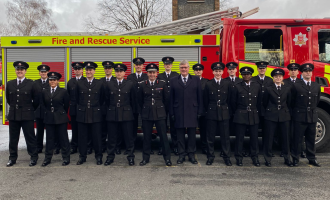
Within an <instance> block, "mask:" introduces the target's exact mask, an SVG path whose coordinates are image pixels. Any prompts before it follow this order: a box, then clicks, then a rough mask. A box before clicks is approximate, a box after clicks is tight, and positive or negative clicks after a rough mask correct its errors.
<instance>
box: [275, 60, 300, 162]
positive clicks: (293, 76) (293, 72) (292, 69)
mask: <svg viewBox="0 0 330 200" xmlns="http://www.w3.org/2000/svg"><path fill="white" fill-rule="evenodd" d="M299 67H300V65H299V64H297V63H291V64H289V65H288V66H287V68H288V70H289V75H290V77H289V78H287V79H284V81H283V82H284V84H285V85H289V86H291V87H292V86H293V84H295V83H299V82H303V80H302V79H300V78H298V77H297V76H298V74H299ZM293 133H294V130H293V121H291V131H290V143H291V149H293ZM301 147H302V148H301V154H300V157H302V158H306V153H305V149H306V145H305V142H304V140H303V141H302V144H301ZM281 155H282V154H281Z"/></svg>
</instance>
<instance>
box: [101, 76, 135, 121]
mask: <svg viewBox="0 0 330 200" xmlns="http://www.w3.org/2000/svg"><path fill="white" fill-rule="evenodd" d="M105 94H106V105H107V115H106V120H107V121H116V122H122V121H132V120H134V115H133V113H138V111H137V102H136V87H134V84H133V82H132V81H128V80H125V79H124V80H123V82H122V84H121V85H120V86H119V85H118V82H117V81H111V82H110V83H109V84H108V85H107V87H106V90H105Z"/></svg>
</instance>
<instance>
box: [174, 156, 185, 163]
mask: <svg viewBox="0 0 330 200" xmlns="http://www.w3.org/2000/svg"><path fill="white" fill-rule="evenodd" d="M184 161H186V159H185V158H184V157H183V158H179V159H178V160H177V161H176V163H178V164H182V163H183V162H184Z"/></svg>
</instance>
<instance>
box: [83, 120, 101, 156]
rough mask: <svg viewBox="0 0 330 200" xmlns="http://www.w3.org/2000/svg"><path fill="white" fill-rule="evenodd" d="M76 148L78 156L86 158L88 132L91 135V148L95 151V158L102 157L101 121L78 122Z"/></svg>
mask: <svg viewBox="0 0 330 200" xmlns="http://www.w3.org/2000/svg"><path fill="white" fill-rule="evenodd" d="M78 131H79V135H78V148H79V154H80V155H79V157H80V158H87V148H88V146H87V145H88V134H90V135H91V137H92V141H93V148H94V151H95V158H96V159H98V158H102V156H103V155H102V144H101V137H102V122H95V123H81V122H78Z"/></svg>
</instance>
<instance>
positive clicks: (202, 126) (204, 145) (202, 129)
mask: <svg viewBox="0 0 330 200" xmlns="http://www.w3.org/2000/svg"><path fill="white" fill-rule="evenodd" d="M206 123H207V122H206V119H205V116H201V117H200V118H199V119H198V127H199V135H200V137H201V149H207V148H208V144H207V136H206Z"/></svg>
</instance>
